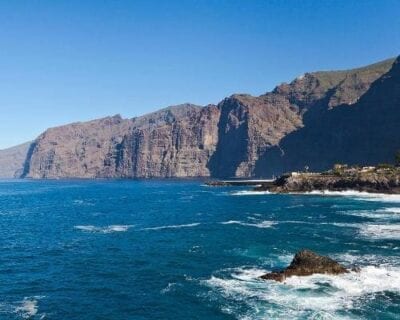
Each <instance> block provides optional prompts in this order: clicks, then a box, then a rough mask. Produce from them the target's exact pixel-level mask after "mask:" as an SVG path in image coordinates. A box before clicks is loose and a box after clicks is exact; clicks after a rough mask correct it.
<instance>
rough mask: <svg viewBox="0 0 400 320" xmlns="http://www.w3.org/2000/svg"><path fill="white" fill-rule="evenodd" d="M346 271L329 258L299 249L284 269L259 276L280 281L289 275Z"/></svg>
mask: <svg viewBox="0 0 400 320" xmlns="http://www.w3.org/2000/svg"><path fill="white" fill-rule="evenodd" d="M348 272H349V270H347V269H346V268H345V267H343V266H342V265H340V264H339V263H338V262H336V261H335V260H332V259H331V258H328V257H324V256H320V255H318V254H316V253H315V252H313V251H310V250H301V251H299V252H297V253H296V255H295V256H294V258H293V260H292V262H291V263H290V265H289V266H288V267H287V268H286V269H284V270H282V271H278V272H270V273H267V274H265V275H262V276H261V278H262V279H265V280H275V281H279V282H282V281H284V280H285V279H286V278H288V277H291V276H310V275H312V274H315V273H322V274H341V273H348Z"/></svg>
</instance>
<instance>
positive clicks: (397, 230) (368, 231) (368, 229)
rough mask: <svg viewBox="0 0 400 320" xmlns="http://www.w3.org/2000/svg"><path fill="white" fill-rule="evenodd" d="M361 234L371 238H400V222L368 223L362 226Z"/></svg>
mask: <svg viewBox="0 0 400 320" xmlns="http://www.w3.org/2000/svg"><path fill="white" fill-rule="evenodd" d="M360 234H361V235H363V236H364V237H367V238H369V239H394V240H400V224H389V225H383V224H366V225H362V226H361V227H360Z"/></svg>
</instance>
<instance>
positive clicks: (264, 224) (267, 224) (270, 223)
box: [221, 220, 276, 228]
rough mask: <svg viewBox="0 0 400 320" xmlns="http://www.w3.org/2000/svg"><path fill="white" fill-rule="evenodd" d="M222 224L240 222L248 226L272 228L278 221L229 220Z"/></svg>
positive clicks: (239, 223)
mask: <svg viewBox="0 0 400 320" xmlns="http://www.w3.org/2000/svg"><path fill="white" fill-rule="evenodd" d="M221 224H238V225H241V226H246V227H256V228H271V227H272V226H273V225H274V224H276V222H274V221H261V222H258V223H249V222H244V221H238V220H229V221H224V222H221Z"/></svg>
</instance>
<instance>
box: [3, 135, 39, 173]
mask: <svg viewBox="0 0 400 320" xmlns="http://www.w3.org/2000/svg"><path fill="white" fill-rule="evenodd" d="M30 145H31V142H27V143H24V144H21V145H18V146H15V147H12V148H8V149H4V150H0V179H4V178H18V177H20V176H21V175H22V174H23V168H24V164H25V161H26V157H27V154H28V151H29V147H30Z"/></svg>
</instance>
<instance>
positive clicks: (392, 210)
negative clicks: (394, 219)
mask: <svg viewBox="0 0 400 320" xmlns="http://www.w3.org/2000/svg"><path fill="white" fill-rule="evenodd" d="M382 211H384V212H391V213H400V208H398V207H390V208H384V209H382Z"/></svg>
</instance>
